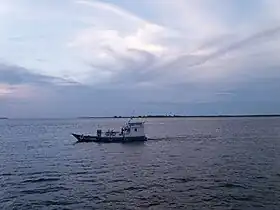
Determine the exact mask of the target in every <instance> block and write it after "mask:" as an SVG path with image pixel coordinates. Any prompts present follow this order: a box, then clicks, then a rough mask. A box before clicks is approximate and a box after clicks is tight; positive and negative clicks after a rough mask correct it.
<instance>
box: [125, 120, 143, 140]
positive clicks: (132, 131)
mask: <svg viewBox="0 0 280 210" xmlns="http://www.w3.org/2000/svg"><path fill="white" fill-rule="evenodd" d="M123 129H124V135H125V136H127V137H135V136H145V131H144V123H143V122H129V123H128V125H127V126H125V127H124V128H123Z"/></svg>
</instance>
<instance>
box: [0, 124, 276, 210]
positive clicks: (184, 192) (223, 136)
mask: <svg viewBox="0 0 280 210" xmlns="http://www.w3.org/2000/svg"><path fill="white" fill-rule="evenodd" d="M124 121H125V120H123V119H82V120H81V119H76V120H70V119H67V120H63V119H61V120H1V121H0V181H1V182H0V184H1V191H0V209H26V210H27V209H28V210H30V209H75V210H76V209H160V210H162V209H198V210H202V209H223V210H224V209H252V210H253V209H268V210H272V209H280V118H208V119H207V118H193V119H187V118H186V119H185V118H178V119H176V118H172V119H149V120H148V121H147V122H146V127H145V129H146V133H147V135H148V137H150V138H156V139H157V140H150V141H147V142H145V143H137V144H135V143H132V144H96V143H80V144H74V142H75V139H74V138H73V137H72V136H71V133H72V132H79V133H91V132H94V130H95V129H97V128H98V127H101V128H108V127H109V128H116V129H118V128H119V126H121V125H122V123H123V122H124Z"/></svg>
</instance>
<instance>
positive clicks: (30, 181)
mask: <svg viewBox="0 0 280 210" xmlns="http://www.w3.org/2000/svg"><path fill="white" fill-rule="evenodd" d="M54 181H59V178H38V179H27V180H24V181H23V183H37V182H54Z"/></svg>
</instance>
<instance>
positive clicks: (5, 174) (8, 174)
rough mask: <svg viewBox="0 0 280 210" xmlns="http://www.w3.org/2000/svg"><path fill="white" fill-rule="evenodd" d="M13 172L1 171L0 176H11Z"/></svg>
mask: <svg viewBox="0 0 280 210" xmlns="http://www.w3.org/2000/svg"><path fill="white" fill-rule="evenodd" d="M12 175H13V174H12V173H3V174H0V176H12Z"/></svg>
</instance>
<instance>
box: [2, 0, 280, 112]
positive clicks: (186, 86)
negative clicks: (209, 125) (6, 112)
mask: <svg viewBox="0 0 280 210" xmlns="http://www.w3.org/2000/svg"><path fill="white" fill-rule="evenodd" d="M2 1H3V0H2ZM4 1H5V2H8V3H9V2H12V3H14V4H15V1H6V0H4ZM12 3H9V11H12V9H15V8H16V9H17V11H20V12H19V13H16V14H17V18H14V17H13V16H12V13H11V14H9V12H8V13H7V12H5V13H4V12H2V14H3V15H4V17H5V18H2V22H1V20H0V27H1V26H4V28H3V31H4V32H3V33H1V34H0V38H1V39H0V44H1V46H2V47H1V49H0V59H1V60H3V62H2V63H11V65H7V64H0V84H1V85H0V99H1V100H2V102H3V100H4V97H5V100H6V102H5V103H6V104H8V102H7V100H8V101H9V103H10V104H13V105H14V106H13V109H11V110H13V111H10V113H12V114H13V113H16V111H15V110H17V109H19V107H22V106H21V105H20V103H22V101H23V100H24V104H25V106H24V109H25V110H28V107H29V106H30V107H31V106H32V103H33V104H39V108H38V110H37V112H36V113H37V114H40V113H42V114H43V113H44V114H45V115H52V116H55V115H59V114H60V113H61V115H64V116H70V115H71V116H72V115H86V114H87V113H89V114H92V115H94V114H96V113H97V114H99V113H104V114H106V113H107V114H108V113H109V112H110V111H111V112H112V115H113V114H114V112H117V113H120V114H121V113H125V111H126V110H129V109H132V107H134V108H133V109H139V110H143V112H145V110H146V111H147V110H153V111H155V112H156V111H157V110H161V111H162V112H166V111H167V112H168V110H174V109H175V110H180V111H181V112H184V109H191V110H193V111H191V112H193V113H197V114H199V113H206V112H213V113H217V112H219V109H220V110H223V112H230V111H232V112H236V111H237V108H234V107H235V106H236V105H237V104H238V103H240V104H241V105H240V106H241V108H240V110H241V109H242V104H244V107H246V111H248V110H249V108H248V107H249V106H250V101H252V102H253V101H254V103H258V102H260V103H261V101H262V102H263V105H262V106H263V107H261V108H260V109H259V110H260V111H261V110H267V108H266V106H267V105H268V104H269V103H270V104H273V103H275V104H277V103H278V101H277V97H276V93H277V92H279V86H278V85H277V83H279V82H278V81H279V79H280V73H279V67H280V63H279V60H280V57H279V55H280V38H279V32H280V28H279V25H280V22H279V21H280V16H279V14H278V13H277V10H276V9H275V8H277V5H278V4H279V3H277V1H276V0H271V1H269V2H267V1H262V0H257V1H248V2H246V5H247V4H249V6H248V5H247V6H248V7H245V3H244V1H239V0H238V1H226V2H225V1H222V0H217V1H210V0H209V1H208V0H203V1H202V0H197V1H191V0H177V1H171V0H170V1H169V0H167V1H148V0H143V1H141V2H138V3H135V2H133V3H131V2H130V1H126V2H123V1H120V2H116V1H111V0H108V1H106V2H105V1H97V0H96V1H81V0H80V1H61V2H60V1H59V2H58V1H51V2H48V3H46V2H41V1H40V2H37V3H32V4H31V3H28V2H27V1H26V2H25V1H21V3H20V4H18V5H16V7H15V8H13V4H12ZM6 5H8V4H6ZM14 6H15V5H14ZM5 11H8V10H6V9H5ZM0 13H1V11H0ZM20 16H22V17H24V18H22V19H20V20H19V19H18V18H19V17H20ZM3 20H7V21H5V23H4V22H3ZM42 25H45V26H46V27H43V28H42V27H41V26H42ZM49 26H50V27H49ZM39 27H40V28H41V30H39V31H33V30H29V29H30V28H39ZM30 31H32V33H31V32H30ZM5 40H6V41H5ZM7 52H12V53H7ZM42 61H43V62H42ZM68 78H71V80H70V79H68ZM71 81H75V82H71ZM63 85H68V86H67V87H64V86H63ZM262 89H264V90H265V91H262ZM21 90H22V91H21ZM256 90H258V91H256ZM7 96H9V98H7ZM11 96H24V97H21V99H20V103H19V101H18V102H17V100H19V99H17V100H16V99H14V100H12V99H11ZM37 97H39V98H40V100H39V101H38V100H37V101H36V99H37ZM269 97H271V100H269ZM14 98H15V97H14ZM18 98H19V97H18ZM27 99H29V101H28V100H27ZM262 99H263V100H262ZM44 103H46V104H44ZM196 105H197V106H196ZM207 105H209V108H207ZM251 105H254V104H253V103H251ZM161 106H162V107H161ZM106 107H107V108H106ZM136 107H137V108H136ZM227 107H229V108H227ZM29 109H30V108H29ZM244 109H245V108H244ZM256 110H257V108H256ZM273 110H276V111H277V110H278V109H277V108H274V109H273ZM0 111H1V109H0ZM249 111H250V110H249ZM128 112H129V111H128ZM240 112H241V111H240ZM17 113H19V112H18V111H17ZM22 113H28V112H27V111H26V112H22ZM34 115H35V114H34Z"/></svg>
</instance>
